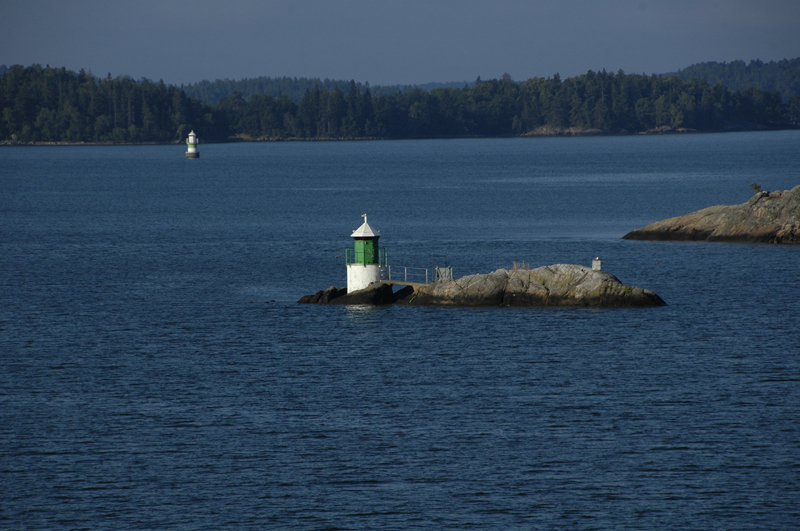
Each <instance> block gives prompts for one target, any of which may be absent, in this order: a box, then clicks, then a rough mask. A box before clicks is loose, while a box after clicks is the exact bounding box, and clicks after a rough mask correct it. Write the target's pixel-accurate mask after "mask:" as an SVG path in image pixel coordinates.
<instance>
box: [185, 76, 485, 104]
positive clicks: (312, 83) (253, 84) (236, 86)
mask: <svg viewBox="0 0 800 531" xmlns="http://www.w3.org/2000/svg"><path fill="white" fill-rule="evenodd" d="M465 85H466V86H470V85H471V83H467V82H466V81H465V82H461V83H425V84H422V85H384V86H373V87H371V86H370V84H369V83H364V84H361V83H358V82H356V86H357V87H358V90H360V91H362V92H363V91H365V90H367V89H369V91H370V93H371V94H372V96H373V97H376V96H390V95H392V94H395V93H397V92H411V91H413V90H416V89H417V88H420V89H422V90H425V91H430V90H433V89H437V88H461V87H463V86H465ZM314 87H319V88H321V89H325V90H329V91H332V90H334V89H337V88H338V89H339V90H341V91H343V92H348V91H349V89H350V82H349V81H342V80H331V79H327V78H326V79H324V80H321V79H319V78H306V77H301V78H297V77H286V76H284V77H257V78H245V79H238V80H233V79H217V80H215V81H200V82H199V83H191V84H189V85H181V89H183V91H184V92H185V93H186V95H187V96H189V97H190V98H196V99H198V100H200V101H202V102H203V103H208V104H210V105H216V104H217V103H219V101H220V100H222V99H224V98H227V97H229V96H231V95H233V93H234V92H238V93H239V94H241V96H242V97H243V98H244V99H246V100H249V99H250V98H251V97H253V96H256V95H259V94H266V95H269V96H274V97H276V98H280V97H281V96H286V97H288V98H289V99H290V100H291V101H293V102H295V103H298V102H299V101H300V100H301V99H303V96H304V95H305V93H306V90H311V89H313V88H314Z"/></svg>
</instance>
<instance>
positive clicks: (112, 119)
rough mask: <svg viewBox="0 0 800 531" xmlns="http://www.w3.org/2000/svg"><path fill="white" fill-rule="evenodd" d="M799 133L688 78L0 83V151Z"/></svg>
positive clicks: (754, 92)
mask: <svg viewBox="0 0 800 531" xmlns="http://www.w3.org/2000/svg"><path fill="white" fill-rule="evenodd" d="M798 124H800V97H797V96H795V97H793V98H792V99H791V100H790V101H788V102H784V101H783V100H782V99H781V95H780V93H779V92H778V91H777V90H775V91H765V90H761V89H757V88H749V89H746V90H741V91H735V92H734V91H731V90H729V89H728V88H726V87H725V86H724V85H723V84H722V83H721V82H718V83H716V84H714V85H710V84H708V83H707V82H706V81H704V80H703V81H700V80H698V79H696V78H693V79H691V80H689V81H685V80H683V79H680V78H679V77H677V76H659V75H652V76H647V75H640V74H625V73H624V72H622V71H619V72H617V73H609V72H605V71H603V72H592V71H589V72H587V73H586V74H583V75H580V76H576V77H572V78H567V79H564V80H562V79H561V78H560V76H558V74H556V75H554V76H553V77H550V78H532V79H529V80H527V81H522V82H515V81H513V80H512V79H511V77H510V76H508V75H507V74H506V75H503V76H502V77H501V79H492V80H487V81H481V80H480V78H479V79H478V80H477V81H476V82H475V84H474V85H473V86H464V87H463V88H449V87H447V88H436V89H433V90H430V91H426V90H422V89H415V90H407V91H397V92H394V93H390V94H382V95H377V96H373V94H372V93H371V91H370V88H369V87H368V86H366V87H365V86H362V85H360V84H357V83H355V81H351V82H350V83H349V85H348V86H347V89H346V90H345V89H342V88H341V86H340V85H338V84H337V85H334V86H333V88H326V87H324V86H319V85H314V87H313V88H306V90H305V92H304V93H303V96H302V98H300V99H299V101H297V102H295V101H293V100H292V99H290V98H289V97H288V96H287V95H286V94H280V95H279V96H277V97H276V96H272V95H266V94H254V95H252V96H250V97H249V98H245V97H243V96H242V94H241V93H239V92H234V93H233V94H232V95H229V96H227V97H224V98H222V99H220V100H219V102H218V103H217V104H216V105H209V104H205V103H202V102H200V101H199V100H198V99H195V98H191V97H188V96H187V95H186V93H185V92H184V91H183V90H182V89H181V88H179V87H176V86H174V85H167V84H165V83H164V82H163V81H159V82H157V83H156V82H152V81H149V80H146V79H142V80H139V81H135V80H134V79H132V78H130V77H128V76H120V77H116V78H112V77H111V75H110V74H109V75H108V76H106V77H105V78H98V77H95V76H94V75H92V74H91V72H88V73H87V72H86V71H84V70H80V71H79V72H74V71H70V70H66V69H65V68H51V67H49V66H48V67H42V66H40V65H32V66H30V67H22V66H20V65H15V66H12V67H10V68H8V69H7V70H6V71H5V73H3V74H2V75H0V142H3V143H6V144H9V143H13V144H17V143H51V142H53V143H173V142H183V141H184V140H185V138H186V135H187V134H188V133H189V131H191V130H194V131H195V132H196V133H197V134H198V135H199V136H200V138H201V139H202V141H204V142H224V141H229V140H282V139H301V140H316V139H356V138H448V137H498V136H520V135H533V134H563V133H570V134H592V133H593V134H603V133H611V134H632V133H643V132H654V131H656V132H657V131H675V130H691V131H726V130H741V129H777V128H788V127H796V126H797V125H798Z"/></svg>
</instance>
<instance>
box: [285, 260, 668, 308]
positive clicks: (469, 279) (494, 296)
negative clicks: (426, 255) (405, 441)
mask: <svg viewBox="0 0 800 531" xmlns="http://www.w3.org/2000/svg"><path fill="white" fill-rule="evenodd" d="M298 302H300V303H308V304H371V305H382V304H400V305H407V306H450V307H489V306H540V307H545V306H554V307H592V308H619V307H654V306H664V305H665V304H666V303H665V302H664V301H663V300H662V299H661V297H659V296H658V295H656V294H655V293H653V292H652V291H650V290H647V289H643V288H639V287H634V286H627V285H625V284H623V283H622V282H620V281H619V280H618V279H617V278H616V277H615V276H614V275H612V274H610V273H607V272H605V271H593V270H592V269H591V268H589V267H585V266H580V265H573V264H554V265H549V266H542V267H538V268H536V269H527V268H514V269H498V270H496V271H493V272H491V273H482V274H476V275H467V276H464V277H461V278H458V279H455V280H449V281H444V282H434V283H431V284H423V285H419V286H415V287H412V286H406V287H403V288H402V289H400V290H399V291H397V292H393V290H392V286H391V285H390V284H388V283H382V284H371V285H370V286H369V287H368V288H366V289H363V290H359V291H354V292H352V293H347V290H346V289H345V288H335V287H330V288H328V289H327V290H325V291H318V292H317V293H315V294H313V295H306V296H305V297H303V298H301V299H300V300H299V301H298Z"/></svg>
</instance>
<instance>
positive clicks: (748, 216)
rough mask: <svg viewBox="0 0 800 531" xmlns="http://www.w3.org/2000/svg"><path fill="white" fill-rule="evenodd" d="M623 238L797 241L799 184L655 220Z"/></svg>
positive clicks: (799, 206) (799, 220)
mask: <svg viewBox="0 0 800 531" xmlns="http://www.w3.org/2000/svg"><path fill="white" fill-rule="evenodd" d="M623 239H626V240H682V241H687V240H708V241H726V242H740V243H784V244H800V186H795V187H794V188H792V189H791V190H786V191H777V192H759V193H757V194H756V195H754V196H753V197H752V198H751V199H750V200H749V201H747V202H746V203H742V204H740V205H718V206H711V207H708V208H704V209H702V210H698V211H696V212H691V213H689V214H686V215H684V216H678V217H674V218H669V219H665V220H662V221H657V222H655V223H651V224H650V225H647V226H646V227H643V228H641V229H636V230H634V231H631V232H629V233H628V234H626V235H625V236H623Z"/></svg>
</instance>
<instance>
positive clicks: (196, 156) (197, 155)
mask: <svg viewBox="0 0 800 531" xmlns="http://www.w3.org/2000/svg"><path fill="white" fill-rule="evenodd" d="M186 158H187V159H199V158H200V153H198V152H197V151H195V152H194V153H191V152H189V151H187V152H186Z"/></svg>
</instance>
